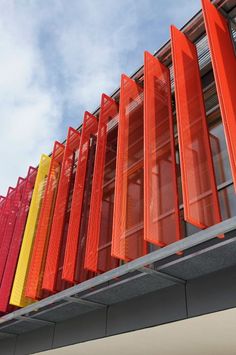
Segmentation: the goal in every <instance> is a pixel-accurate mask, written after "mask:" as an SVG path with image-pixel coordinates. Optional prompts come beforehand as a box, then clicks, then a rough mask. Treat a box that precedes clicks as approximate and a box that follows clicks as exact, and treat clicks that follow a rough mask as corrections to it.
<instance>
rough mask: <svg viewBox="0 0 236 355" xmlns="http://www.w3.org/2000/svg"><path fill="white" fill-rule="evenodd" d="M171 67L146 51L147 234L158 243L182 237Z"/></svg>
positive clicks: (145, 147) (145, 154)
mask: <svg viewBox="0 0 236 355" xmlns="http://www.w3.org/2000/svg"><path fill="white" fill-rule="evenodd" d="M175 154H176V153H175V141H174V128H173V115H172V107H171V87H170V73H169V69H168V68H167V67H166V66H164V65H163V64H162V63H161V62H160V61H159V60H157V59H156V58H155V57H153V56H152V55H151V54H150V53H148V52H145V55H144V186H145V188H144V238H145V240H146V241H148V242H151V243H153V244H156V245H158V246H165V245H167V244H170V243H172V242H175V241H176V240H179V239H180V216H179V203H178V188H177V172H176V158H175Z"/></svg>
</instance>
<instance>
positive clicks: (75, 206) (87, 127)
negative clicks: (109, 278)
mask: <svg viewBox="0 0 236 355" xmlns="http://www.w3.org/2000/svg"><path fill="white" fill-rule="evenodd" d="M97 128H98V122H97V119H96V117H95V116H93V115H91V114H90V113H89V112H85V114H84V121H83V127H82V133H81V140H80V148H79V155H78V168H77V171H76V176H75V183H74V190H73V195H72V205H71V214H70V220H69V228H68V234H67V242H66V250H65V258H64V264H63V273H62V277H63V279H65V280H67V281H70V282H79V281H81V280H84V279H86V278H87V277H88V276H89V275H87V273H86V272H84V268H83V267H84V254H85V246H86V237H87V223H88V213H89V201H90V193H89V192H90V189H91V178H92V173H93V161H94V153H93V152H94V144H93V143H91V141H93V140H92V139H91V137H92V136H94V135H95V134H96V133H97ZM50 285H51V283H50Z"/></svg>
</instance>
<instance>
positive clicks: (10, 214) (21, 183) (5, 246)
mask: <svg viewBox="0 0 236 355" xmlns="http://www.w3.org/2000/svg"><path fill="white" fill-rule="evenodd" d="M24 188H25V179H23V178H21V177H20V178H19V179H18V181H17V185H16V187H15V190H14V191H13V192H12V193H11V195H10V196H9V201H8V203H7V205H6V208H5V213H6V214H7V220H6V224H5V228H4V232H3V236H2V238H3V239H2V243H1V247H0V285H1V282H2V277H3V274H4V270H5V264H6V260H7V256H8V253H9V249H10V246H11V241H12V236H13V232H14V229H15V224H16V221H17V218H18V212H19V208H20V204H21V199H22V195H23V191H24Z"/></svg>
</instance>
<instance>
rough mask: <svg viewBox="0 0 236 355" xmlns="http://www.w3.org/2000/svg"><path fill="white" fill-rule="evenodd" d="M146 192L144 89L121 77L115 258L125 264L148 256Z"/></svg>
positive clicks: (113, 236) (115, 208) (125, 77)
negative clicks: (145, 236) (145, 220)
mask: <svg viewBox="0 0 236 355" xmlns="http://www.w3.org/2000/svg"><path fill="white" fill-rule="evenodd" d="M143 189H144V183H143V89H142V88H141V87H140V86H139V85H137V84H136V83H135V81H133V80H132V79H130V78H128V77H127V76H126V75H122V77H121V91H120V110H119V127H118V141H117V162H116V181H115V200H114V216H113V235H112V255H113V256H114V257H117V258H120V259H123V260H126V261H128V260H132V259H135V258H137V257H139V256H141V255H144V254H145V253H146V243H145V242H144V235H143V214H144V210H143V200H144V191H143Z"/></svg>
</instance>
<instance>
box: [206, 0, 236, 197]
mask: <svg viewBox="0 0 236 355" xmlns="http://www.w3.org/2000/svg"><path fill="white" fill-rule="evenodd" d="M202 6H203V15H204V20H205V25H206V32H207V36H208V41H209V48H210V52H211V58H212V66H213V72H214V76H215V81H216V88H217V93H218V98H219V103H220V109H221V115H222V121H223V124H224V130H225V137H226V142H227V146H228V152H229V158H230V165H231V170H232V175H233V180H234V188H235V191H236V144H235V139H236V138H235V137H236V100H235V92H236V79H235V78H236V55H235V51H234V47H233V42H232V38H231V35H230V30H229V24H228V22H227V20H226V19H225V18H224V17H223V15H222V14H221V13H220V12H219V11H218V10H217V9H216V8H215V6H214V5H213V4H211V3H210V1H209V0H202Z"/></svg>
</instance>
